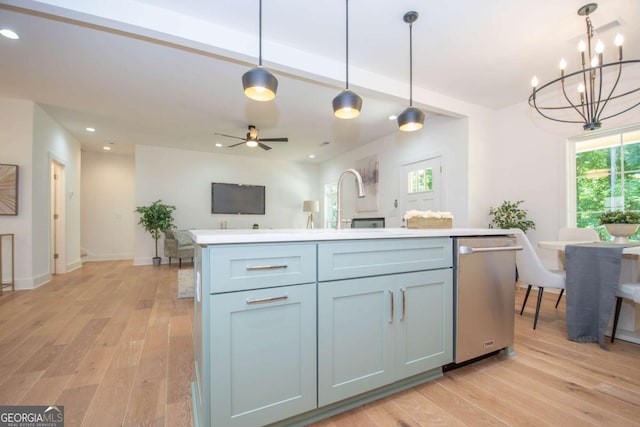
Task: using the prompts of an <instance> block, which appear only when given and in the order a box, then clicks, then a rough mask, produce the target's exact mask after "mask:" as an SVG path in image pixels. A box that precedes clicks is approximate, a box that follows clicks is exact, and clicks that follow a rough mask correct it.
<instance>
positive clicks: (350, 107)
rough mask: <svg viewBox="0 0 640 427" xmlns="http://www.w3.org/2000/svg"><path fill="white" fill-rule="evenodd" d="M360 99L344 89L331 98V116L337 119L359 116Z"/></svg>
mask: <svg viewBox="0 0 640 427" xmlns="http://www.w3.org/2000/svg"><path fill="white" fill-rule="evenodd" d="M361 109H362V98H360V97H359V96H358V95H357V94H356V93H355V92H352V91H350V90H349V89H345V90H343V91H342V92H340V94H339V95H338V96H336V97H335V98H333V114H335V116H336V117H337V118H339V119H353V118H355V117H358V116H359V115H360V110H361Z"/></svg>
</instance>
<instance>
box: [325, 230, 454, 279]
mask: <svg viewBox="0 0 640 427" xmlns="http://www.w3.org/2000/svg"><path fill="white" fill-rule="evenodd" d="M452 261H453V255H452V243H451V239H450V238H448V237H429V238H417V239H380V240H367V241H356V240H354V241H346V242H345V241H342V242H336V243H332V242H331V243H330V242H321V243H319V244H318V265H320V266H321V267H320V270H319V271H318V280H319V281H327V280H339V279H349V278H353V277H366V276H377V275H381V274H393V273H404V272H410V271H419V270H433V269H436V268H449V267H451V266H452V265H453V262H452Z"/></svg>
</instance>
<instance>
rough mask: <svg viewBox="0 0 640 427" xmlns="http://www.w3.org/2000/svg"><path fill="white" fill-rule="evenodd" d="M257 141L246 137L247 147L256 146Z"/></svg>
mask: <svg viewBox="0 0 640 427" xmlns="http://www.w3.org/2000/svg"><path fill="white" fill-rule="evenodd" d="M257 146H258V141H256V140H254V139H247V147H257Z"/></svg>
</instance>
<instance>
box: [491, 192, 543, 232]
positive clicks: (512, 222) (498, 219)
mask: <svg viewBox="0 0 640 427" xmlns="http://www.w3.org/2000/svg"><path fill="white" fill-rule="evenodd" d="M522 203H524V201H522V200H518V201H515V202H510V201H508V200H505V201H504V202H502V204H501V205H500V206H498V207H497V208H494V207H491V208H489V216H491V217H492V218H491V224H489V228H493V226H494V225H495V226H496V227H497V228H519V229H520V230H522V231H523V232H525V233H526V231H527V230H531V229H535V228H536V224H535V223H534V222H533V221H531V220H529V219H527V210H526V209H522V208H520V205H521V204H522Z"/></svg>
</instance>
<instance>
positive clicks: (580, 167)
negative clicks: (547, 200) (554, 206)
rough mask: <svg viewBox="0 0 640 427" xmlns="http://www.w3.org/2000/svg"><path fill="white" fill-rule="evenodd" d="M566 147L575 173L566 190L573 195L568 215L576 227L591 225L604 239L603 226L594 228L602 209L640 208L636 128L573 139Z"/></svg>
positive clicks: (639, 155) (639, 151)
mask: <svg viewBox="0 0 640 427" xmlns="http://www.w3.org/2000/svg"><path fill="white" fill-rule="evenodd" d="M570 149H572V155H571V156H569V158H570V160H571V161H572V162H573V164H572V167H571V170H572V171H573V173H575V180H570V181H573V183H572V184H571V187H572V188H570V189H569V192H568V194H569V195H570V196H571V198H572V199H573V200H572V201H571V203H570V209H569V210H570V212H573V213H572V216H573V217H574V218H570V219H574V220H575V224H576V225H577V226H578V227H590V228H595V229H596V230H597V231H598V232H599V233H600V235H601V237H603V238H604V239H606V240H608V238H609V235H608V233H607V232H606V230H605V229H604V228H603V227H599V228H597V227H598V225H599V218H600V214H601V213H602V212H604V211H609V210H625V211H638V212H640V128H635V129H631V130H625V131H622V132H617V133H611V134H607V135H604V136H598V137H597V138H591V139H580V140H576V141H573V142H572V144H571V147H570ZM572 204H573V209H572V207H571V205H572ZM634 239H638V234H636V235H635V237H634Z"/></svg>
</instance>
